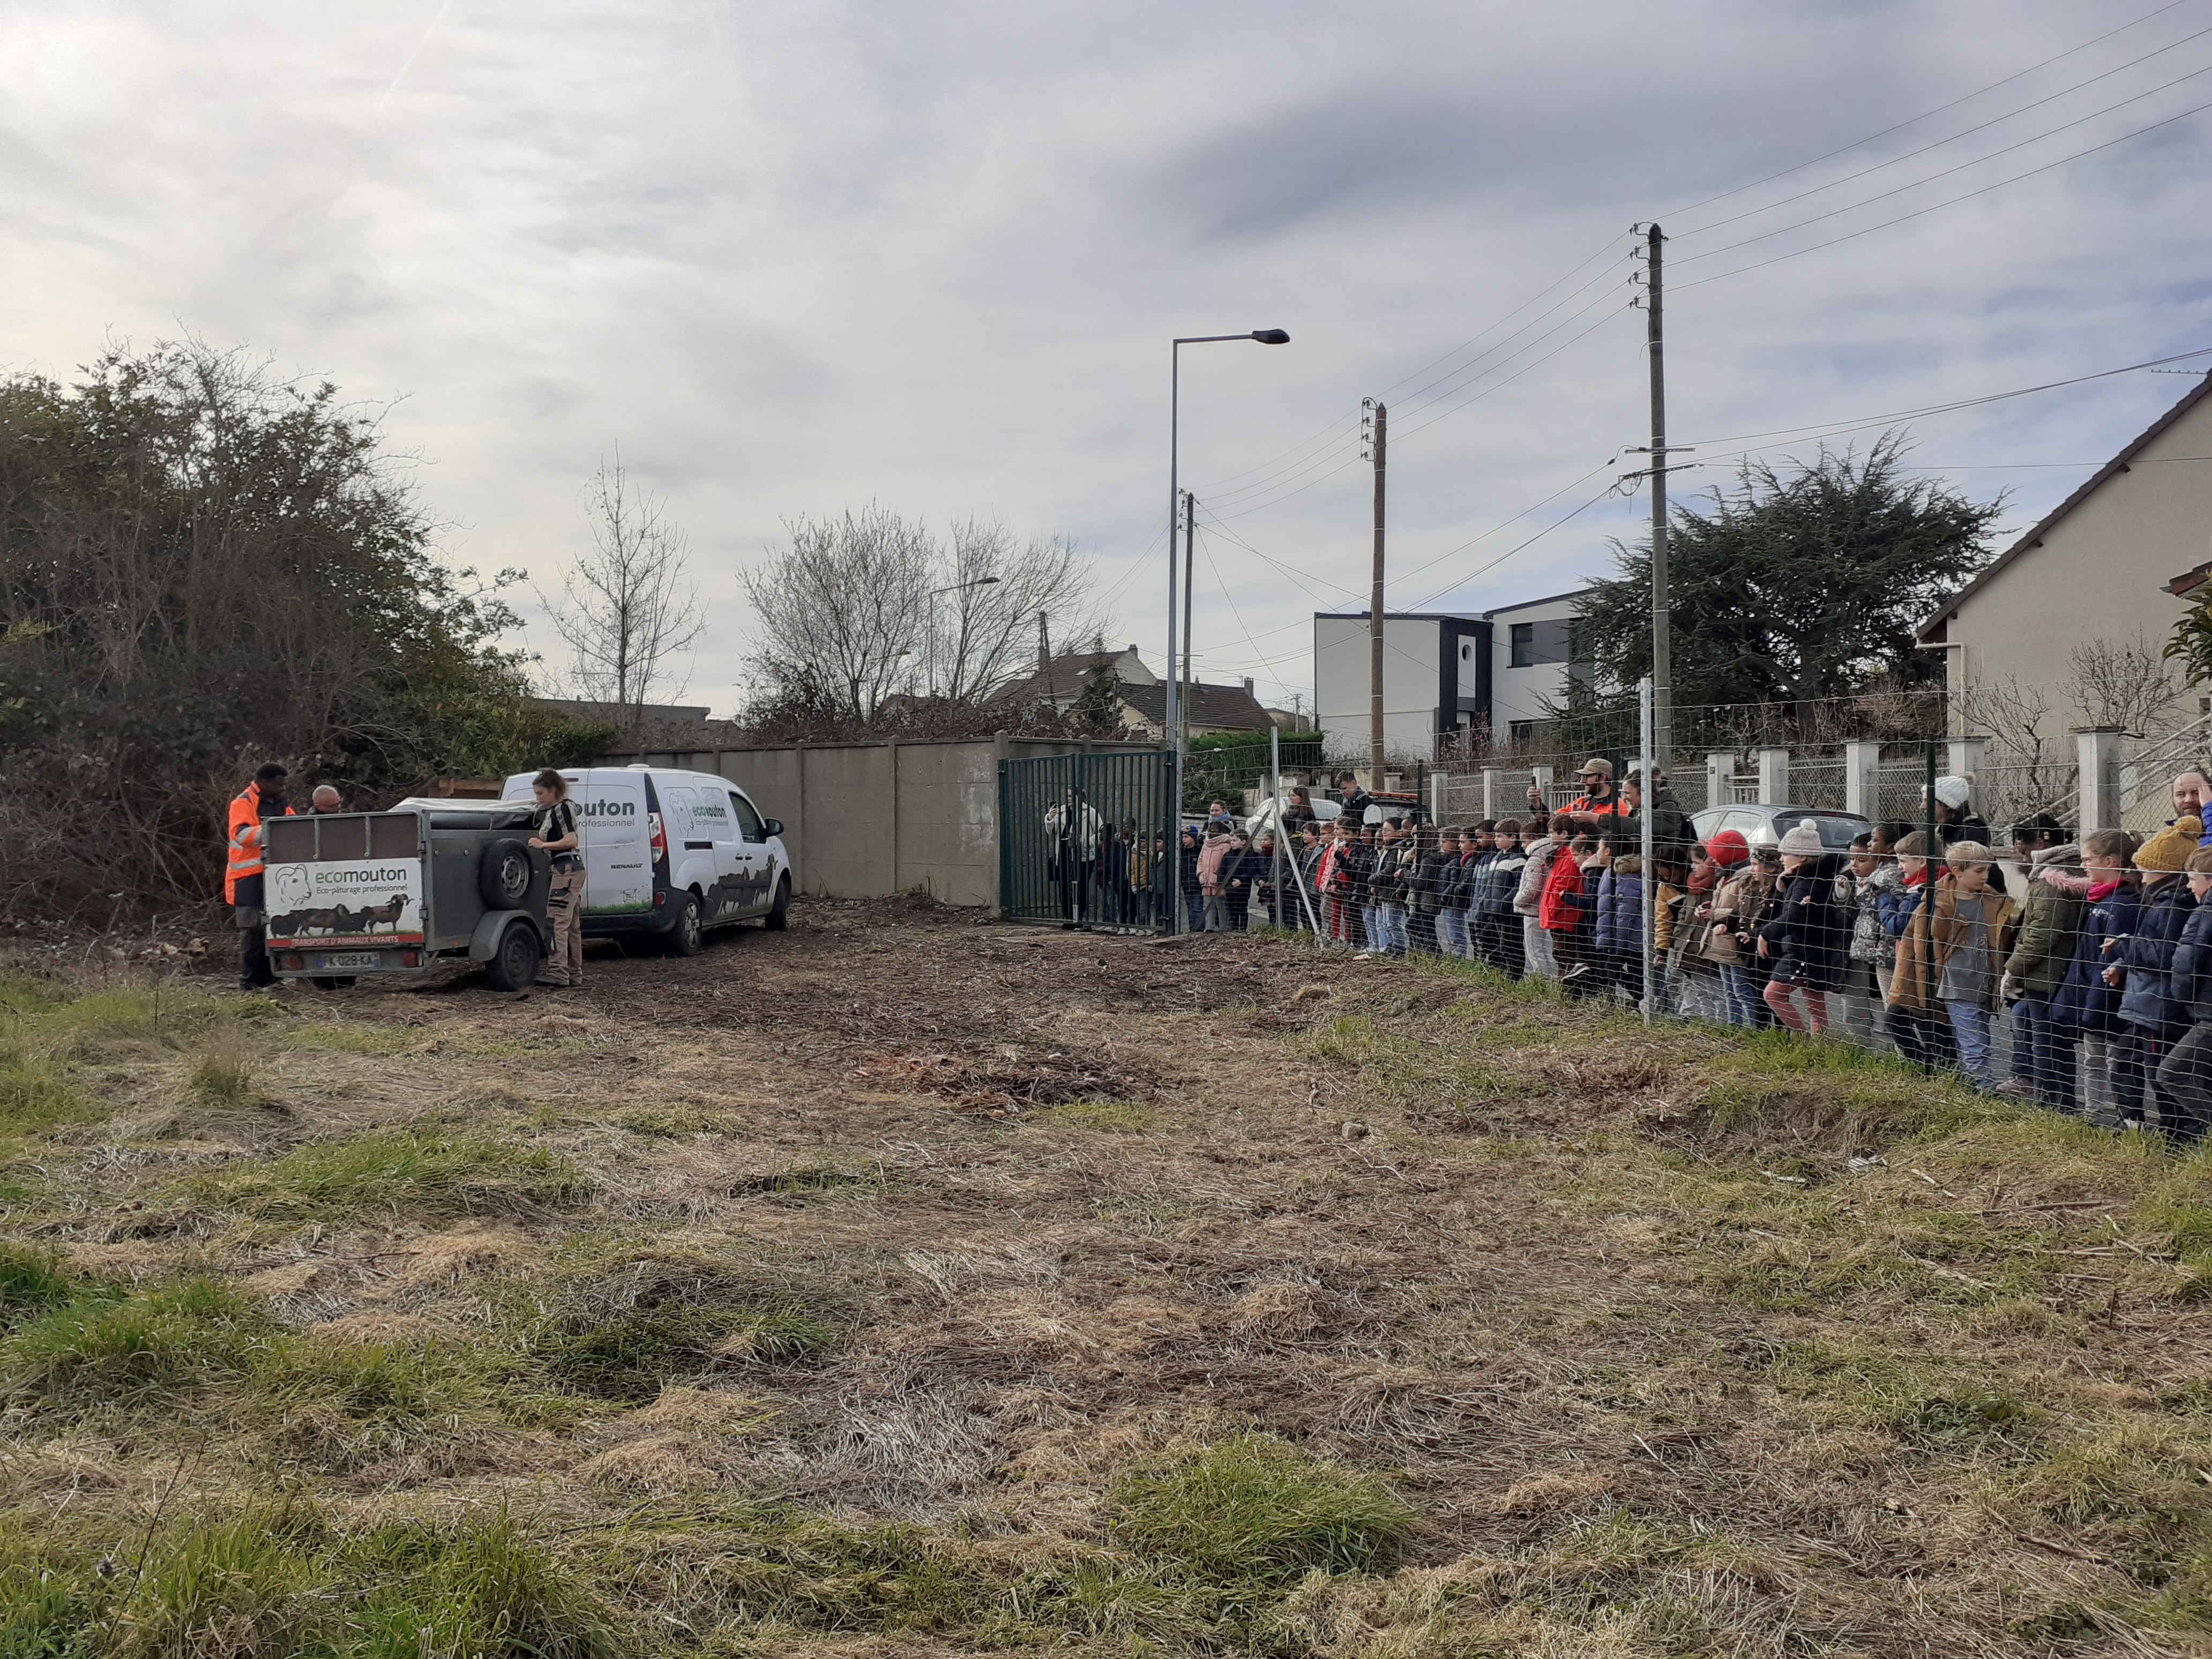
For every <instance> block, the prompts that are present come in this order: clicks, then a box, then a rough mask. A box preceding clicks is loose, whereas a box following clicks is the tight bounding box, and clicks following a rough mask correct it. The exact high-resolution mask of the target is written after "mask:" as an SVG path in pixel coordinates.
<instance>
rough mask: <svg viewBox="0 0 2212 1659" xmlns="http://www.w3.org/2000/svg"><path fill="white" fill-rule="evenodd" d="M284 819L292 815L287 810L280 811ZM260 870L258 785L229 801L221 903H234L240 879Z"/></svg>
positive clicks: (253, 785)
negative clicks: (226, 860)
mask: <svg viewBox="0 0 2212 1659" xmlns="http://www.w3.org/2000/svg"><path fill="white" fill-rule="evenodd" d="M284 816H285V817H288V818H289V817H292V816H293V811H292V809H291V808H290V807H289V806H288V807H286V808H285V809H284ZM262 868H263V865H262V860H261V786H260V785H259V784H258V783H249V784H247V785H246V787H245V788H243V789H241V790H240V791H239V792H238V793H236V794H235V795H234V796H232V797H231V799H230V863H229V866H228V868H227V869H226V870H225V871H224V872H223V878H222V899H223V902H224V903H226V904H235V903H237V902H238V884H239V881H240V878H243V877H246V876H258V875H259V874H260V873H261V872H262Z"/></svg>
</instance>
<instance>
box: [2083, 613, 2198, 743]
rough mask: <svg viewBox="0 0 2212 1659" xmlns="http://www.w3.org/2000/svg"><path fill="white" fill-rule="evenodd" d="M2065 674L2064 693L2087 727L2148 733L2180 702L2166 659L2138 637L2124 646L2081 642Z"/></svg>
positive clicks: (2113, 643) (2122, 643)
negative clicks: (2117, 728)
mask: <svg viewBox="0 0 2212 1659" xmlns="http://www.w3.org/2000/svg"><path fill="white" fill-rule="evenodd" d="M2065 687H2066V694H2067V695H2068V696H2070V697H2071V698H2073V699H2074V702H2075V707H2076V708H2079V709H2080V710H2081V716H2082V724H2084V725H2085V726H2119V727H2120V728H2121V729H2123V730H2124V731H2128V732H2143V733H2146V734H2148V733H2151V732H2154V731H2155V730H2156V729H2157V728H2158V727H2159V726H2160V725H2161V724H2162V722H2163V720H2164V717H2165V716H2166V714H2169V713H2171V712H2172V708H2173V706H2174V704H2175V703H2177V702H2179V701H2180V699H2181V695H2182V694H2181V687H2180V686H2179V684H2177V683H2176V682H2175V681H2174V680H2173V678H2172V677H2171V676H2170V675H2169V674H2168V672H2167V671H2166V659H2164V658H2163V657H2162V656H2160V654H2159V653H2158V652H2157V651H2156V650H2155V649H2154V648H2153V647H2151V645H2150V644H2149V642H2148V641H2146V640H2145V639H2144V638H2143V636H2142V635H2140V634H2138V635H2136V637H2135V638H2134V639H2133V640H2130V641H2113V640H2107V639H2094V640H2087V641H2083V642H2082V643H2081V644H2080V645H2077V646H2075V647H2074V650H2073V653H2072V654H2071V655H2070V656H2069V658H2068V659H2067V676H2066V680H2065Z"/></svg>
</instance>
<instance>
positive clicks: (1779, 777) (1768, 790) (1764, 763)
mask: <svg viewBox="0 0 2212 1659" xmlns="http://www.w3.org/2000/svg"><path fill="white" fill-rule="evenodd" d="M1789 804H1790V751H1789V750H1787V749H1762V750H1759V805H1761V806H1787V805H1789Z"/></svg>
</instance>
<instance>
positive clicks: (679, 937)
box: [660, 893, 707, 957]
mask: <svg viewBox="0 0 2212 1659" xmlns="http://www.w3.org/2000/svg"><path fill="white" fill-rule="evenodd" d="M706 938H707V932H706V924H705V922H704V921H702V918H701V916H700V912H699V896H698V895H697V894H696V893H685V894H684V902H683V903H682V904H681V905H680V906H678V908H677V912H676V921H674V923H673V924H672V925H671V927H669V929H668V931H667V933H665V934H663V935H662V936H661V941H660V948H661V949H662V950H664V951H666V952H667V953H668V954H669V955H670V956H671V957H696V956H697V955H698V954H699V951H700V947H701V946H702V945H704V944H705V943H706Z"/></svg>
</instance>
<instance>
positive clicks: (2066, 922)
mask: <svg viewBox="0 0 2212 1659" xmlns="http://www.w3.org/2000/svg"><path fill="white" fill-rule="evenodd" d="M1629 783H1630V786H1631V789H1630V791H1629V793H1630V796H1631V799H1632V800H1633V799H1636V797H1635V792H1634V787H1633V786H1634V785H1635V783H1636V779H1635V777H1634V775H1631V777H1630V779H1629ZM1937 799H1938V803H1939V804H1938V805H1937V807H1936V814H1935V816H1936V820H1937V824H1936V834H1935V837H1934V840H1933V842H1931V841H1930V840H1929V835H1928V832H1927V831H1926V830H1925V829H1913V828H1912V827H1911V826H1910V825H1907V824H1905V823H1887V824H1881V825H1877V826H1875V828H1874V829H1870V830H1869V831H1868V832H1866V833H1865V834H1863V835H1861V836H1858V837H1857V839H1856V840H1855V841H1854V842H1852V843H1851V845H1850V848H1848V849H1847V850H1845V849H1841V848H1829V847H1827V846H1826V844H1825V843H1824V842H1822V840H1821V838H1820V834H1819V832H1818V830H1817V829H1815V828H1814V826H1813V824H1811V823H1799V824H1797V825H1796V826H1795V827H1793V828H1791V829H1790V830H1789V831H1788V832H1787V833H1786V834H1784V835H1783V836H1782V837H1781V838H1780V840H1779V842H1778V844H1772V845H1762V846H1757V847H1754V846H1753V845H1751V844H1750V843H1748V842H1747V841H1746V839H1745V837H1744V836H1742V835H1741V833H1739V832H1737V831H1735V830H1723V831H1721V832H1719V833H1718V834H1716V835H1714V836H1711V838H1710V839H1709V840H1708V841H1706V842H1704V843H1703V844H1697V843H1694V842H1688V841H1687V840H1686V839H1685V840H1673V841H1670V842H1668V843H1667V844H1666V845H1664V846H1662V848H1659V849H1658V850H1657V851H1656V854H1655V857H1654V860H1653V862H1654V866H1655V869H1654V870H1653V872H1651V879H1650V880H1649V881H1647V878H1646V872H1645V871H1644V862H1643V860H1642V858H1641V857H1640V855H1639V854H1638V852H1637V851H1636V850H1633V849H1635V848H1638V844H1639V841H1640V833H1641V825H1640V823H1638V820H1637V818H1636V817H1634V816H1633V815H1627V816H1617V817H1615V816H1608V817H1604V818H1594V817H1590V816H1589V815H1586V814H1577V812H1576V811H1573V810H1572V809H1569V810H1567V811H1561V812H1559V813H1556V814H1552V815H1549V816H1548V817H1538V818H1536V819H1534V820H1533V821H1529V822H1526V823H1524V822H1523V821H1521V820H1516V819H1512V818H1504V819H1498V820H1485V821H1483V822H1481V823H1475V824H1474V825H1472V826H1468V827H1451V828H1444V829H1434V828H1431V827H1428V826H1422V825H1415V824H1412V823H1406V822H1403V821H1400V820H1394V819H1391V818H1389V817H1384V818H1383V821H1382V822H1380V823H1352V822H1349V821H1347V819H1346V818H1339V819H1337V820H1336V821H1334V823H1328V824H1322V823H1308V824H1304V825H1303V826H1301V827H1300V828H1299V829H1298V831H1297V834H1298V845H1297V851H1296V861H1297V868H1298V871H1299V872H1300V874H1301V876H1302V877H1303V878H1304V881H1305V883H1306V885H1307V890H1308V893H1309V895H1310V897H1311V903H1312V912H1311V914H1312V916H1313V920H1314V921H1315V922H1316V923H1317V924H1318V925H1319V926H1320V927H1321V928H1322V931H1323V932H1324V933H1326V934H1327V935H1328V936H1329V937H1330V938H1332V939H1334V940H1336V941H1337V942H1339V943H1340V944H1343V945H1349V946H1352V947H1355V948H1358V949H1363V950H1366V951H1375V952H1384V953H1389V954H1391V955H1402V954H1406V953H1407V952H1409V951H1437V952H1440V953H1442V954H1444V955H1448V956H1455V957H1464V958H1467V959H1468V960H1472V961H1478V962H1482V963H1487V964H1488V965H1489V966H1491V967H1492V968H1495V969H1498V970H1499V971H1500V972H1503V973H1505V974H1508V975H1512V976H1514V977H1516V978H1518V977H1520V976H1522V975H1524V974H1534V975H1542V976H1545V977H1547V978H1551V979H1554V980H1556V981H1559V983H1560V985H1561V986H1562V987H1563V988H1565V990H1566V991H1567V992H1568V993H1569V994H1573V995H1577V996H1601V997H1612V998H1616V999H1618V1000H1621V1001H1623V1002H1626V1003H1627V1004H1629V1005H1632V1006H1633V1005H1635V1004H1637V1003H1638V1002H1639V1001H1640V1000H1642V999H1643V998H1644V995H1645V994H1646V987H1645V985H1644V907H1645V904H1646V902H1647V900H1646V896H1647V892H1648V893H1649V895H1650V903H1651V906H1652V916H1651V925H1652V929H1653V933H1654V945H1655V947H1656V948H1655V953H1654V981H1655V982H1654V984H1653V985H1652V986H1651V987H1650V994H1652V995H1653V996H1654V997H1655V998H1656V1002H1655V1006H1656V1007H1657V1008H1659V1009H1661V1010H1663V1011H1665V1012H1673V1013H1677V1014H1680V1015H1683V1016H1686V1017H1691V1018H1710V1019H1713V1020H1716V1021H1721V1022H1725V1023H1727V1024H1735V1025H1740V1026H1752V1025H1759V1026H1779V1027H1782V1028H1785V1029H1787V1030H1793V1031H1798V1032H1802V1033H1808V1034H1815V1035H1817V1034H1821V1033H1826V1032H1829V1031H1836V1032H1838V1034H1839V1035H1848V1036H1850V1037H1852V1038H1853V1039H1855V1040H1857V1041H1858V1042H1863V1043H1866V1044H1869V1045H1870V1046H1877V1047H1880V1046H1885V1045H1887V1046H1893V1048H1894V1049H1895V1050H1896V1052H1897V1053H1899V1054H1900V1055H1902V1056H1904V1057H1905V1058H1906V1059H1908V1060H1913V1061H1916V1062H1918V1063H1923V1064H1926V1065H1929V1066H1946V1067H1955V1068H1957V1069H1958V1070H1960V1071H1962V1072H1964V1073H1966V1076H1967V1077H1969V1078H1970V1079H1972V1081H1973V1082H1974V1083H1975V1084H1976V1085H1978V1086H1979V1087H1981V1088H1984V1089H1986V1090H1991V1091H1997V1092H2001V1093H2006V1094H2013V1095H2019V1096H2024V1097H2033V1098H2036V1099H2039V1100H2041V1101H2043V1102H2044V1103H2046V1104H2048V1105H2050V1106H2051V1107H2053V1108H2054V1109H2058V1110H2060V1111H2064V1112H2068V1113H2072V1114H2075V1115H2081V1116H2084V1117H2087V1118H2089V1119H2091V1120H2092V1121H2098V1122H2100V1123H2103V1124H2105V1125H2106V1127H2145V1126H2146V1125H2148V1126H2151V1127H2158V1128H2160V1129H2162V1130H2163V1131H2165V1132H2166V1133H2167V1134H2168V1135H2170V1136H2172V1138H2174V1139H2177V1140H2195V1139H2202V1138H2203V1134H2204V1133H2205V1128H2206V1125H2207V1123H2208V1122H2212V904H2202V905H2200V903H2199V901H2200V900H2201V899H2203V897H2204V896H2206V894H2207V893H2208V891H2212V846H2206V845H2203V844H2202V843H2203V842H2207V841H2208V840H2212V837H2208V836H2206V835H2205V833H2204V829H2203V820H2202V819H2201V818H2197V817H2186V816H2184V817H2180V818H2178V819H2177V820H2176V821H2175V823H2172V825H2169V826H2168V827H2167V828H2166V829H2163V830H2161V831H2160V832H2159V833H2158V834H2157V835H2155V836H2150V837H2148V838H2146V839H2142V840H2140V841H2138V839H2137V838H2136V837H2134V836H2130V835H2128V834H2127V833H2125V832H2124V831H2121V830H2116V829H2115V830H2103V831H2099V832H2096V833H2094V834H2092V835H2089V836H2086V837H2083V838H2082V839H2081V841H2080V842H2079V843H2078V844H2076V843H2075V842H2072V841H2070V840H2069V838H2068V837H2067V836H2066V833H2065V832H2064V830H2063V829H2062V828H2061V827H2060V826H2059V825H2058V824H2057V823H2056V822H2055V821H2054V820H2052V819H2051V818H2050V817H2048V816H2042V817H2037V818H2034V819H2031V820H2029V821H2028V822H2027V823H2022V824H2021V825H2019V826H2018V827H2017V828H2016V829H2015V831H2014V836H2013V847H2012V848H2011V857H2010V859H2009V860H2000V858H1999V856H1998V854H1996V851H1995V850H1994V849H1993V848H1992V847H1991V846H1990V842H1989V839H1988V838H1989V837H1990V830H1989V829H1988V826H1987V825H1986V824H1984V823H1981V821H1980V820H1978V819H1977V818H1973V817H1971V816H1970V815H1969V814H1968V813H1967V812H1966V810H1965V807H1964V802H1965V799H1966V782H1965V781H1963V780H1960V779H1956V778H1944V779H1942V780H1940V781H1939V783H1938V786H1937ZM1370 816H1374V815H1370ZM1677 822H1679V818H1678V819H1677ZM1268 850H1269V852H1270V853H1272V849H1268ZM2008 863H2009V864H2010V865H2011V866H2012V868H2013V872H2014V874H2013V878H2012V880H2011V882H2009V883H2008V879H2007V876H2006V866H2007V864H2008ZM1287 886H1288V884H1287V883H1286V884H1285V887H1286V889H1287ZM2013 889H2017V890H2013ZM1291 897H1292V898H1293V899H1295V897H1296V896H1295V895H1291ZM1277 914H1278V915H1279V920H1280V921H1282V923H1283V925H1285V926H1291V927H1297V926H1303V925H1306V922H1305V916H1304V914H1302V908H1301V907H1299V906H1297V905H1294V904H1293V905H1285V906H1284V907H1282V908H1280V910H1279V912H1278V913H1277ZM2001 1036H2008V1037H2009V1051H2010V1057H2009V1065H2008V1066H2005V1067H2003V1068H2002V1074H2001V1066H2000V1051H2001V1049H2002V1048H2003V1047H2004V1046H2005V1045H2004V1043H2003V1042H2001V1040H2000V1038H2001Z"/></svg>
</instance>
